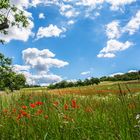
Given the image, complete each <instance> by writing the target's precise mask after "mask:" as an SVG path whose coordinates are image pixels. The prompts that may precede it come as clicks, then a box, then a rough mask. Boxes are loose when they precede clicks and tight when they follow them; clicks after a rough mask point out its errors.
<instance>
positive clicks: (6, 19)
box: [0, 0, 29, 43]
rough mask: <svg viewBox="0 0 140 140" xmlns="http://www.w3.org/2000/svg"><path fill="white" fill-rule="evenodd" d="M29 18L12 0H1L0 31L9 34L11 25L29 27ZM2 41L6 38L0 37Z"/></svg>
mask: <svg viewBox="0 0 140 140" xmlns="http://www.w3.org/2000/svg"><path fill="white" fill-rule="evenodd" d="M28 24H29V23H28V19H27V17H26V15H25V13H24V11H23V10H21V9H19V8H17V7H16V6H15V5H13V4H12V3H11V2H10V0H0V33H1V34H8V30H7V29H8V28H10V27H11V26H17V27H27V26H28ZM0 42H1V43H4V42H5V40H2V39H0Z"/></svg>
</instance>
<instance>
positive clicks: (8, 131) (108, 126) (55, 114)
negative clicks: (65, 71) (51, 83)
mask: <svg viewBox="0 0 140 140" xmlns="http://www.w3.org/2000/svg"><path fill="white" fill-rule="evenodd" d="M136 89H137V90H136ZM138 90H139V91H138ZM101 91H102V92H101ZM114 91H115V92H114ZM0 139H1V140H19V139H20V140H138V139H140V84H139V82H138V81H134V82H127V83H120V84H118V83H106V84H105V83H102V84H100V85H98V86H87V87H80V88H67V89H61V90H60V89H59V90H47V89H46V88H38V89H36V90H35V88H34V89H24V90H21V91H17V92H15V93H12V94H11V93H9V94H6V93H2V94H1V95H0Z"/></svg>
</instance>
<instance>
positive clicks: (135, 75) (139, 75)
mask: <svg viewBox="0 0 140 140" xmlns="http://www.w3.org/2000/svg"><path fill="white" fill-rule="evenodd" d="M130 80H140V71H138V72H129V73H125V74H121V75H119V74H118V75H114V76H104V77H101V78H100V81H130Z"/></svg>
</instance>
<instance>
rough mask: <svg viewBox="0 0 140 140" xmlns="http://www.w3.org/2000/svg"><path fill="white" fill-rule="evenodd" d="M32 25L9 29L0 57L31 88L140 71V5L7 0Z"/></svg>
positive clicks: (104, 0) (130, 1)
mask: <svg viewBox="0 0 140 140" xmlns="http://www.w3.org/2000/svg"><path fill="white" fill-rule="evenodd" d="M11 3H13V4H16V5H17V6H18V7H19V8H21V9H22V10H24V11H25V14H26V15H27V16H28V18H29V22H30V26H29V27H28V28H27V29H17V28H16V27H15V28H14V27H11V28H10V29H9V34H8V35H7V36H4V35H1V36H2V38H3V39H5V40H6V41H7V43H6V44H5V45H0V52H1V53H4V54H5V55H6V56H8V57H11V58H13V65H14V70H15V71H16V72H20V73H24V74H25V76H26V77H27V81H28V83H30V84H42V85H45V84H48V83H52V82H57V81H61V80H62V79H65V80H73V79H83V78H87V77H91V76H93V77H101V76H104V75H110V74H113V73H118V72H128V71H130V70H139V69H140V63H139V62H140V57H139V55H140V47H139V46H140V39H139V36H140V30H139V29H140V1H139V0H124V1H122V0H118V1H116V0H19V1H18V2H17V1H16V0H11Z"/></svg>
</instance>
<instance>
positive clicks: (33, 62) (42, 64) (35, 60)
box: [22, 48, 68, 72]
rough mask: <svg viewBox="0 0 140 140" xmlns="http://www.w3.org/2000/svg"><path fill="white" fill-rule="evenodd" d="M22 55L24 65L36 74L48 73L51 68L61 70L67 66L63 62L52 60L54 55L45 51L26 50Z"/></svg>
mask: <svg viewBox="0 0 140 140" xmlns="http://www.w3.org/2000/svg"><path fill="white" fill-rule="evenodd" d="M22 54H23V60H24V61H25V64H26V65H29V66H31V67H32V68H34V69H35V70H36V71H37V72H44V71H46V72H48V71H49V69H50V68H51V67H56V68H61V67H64V66H66V65H68V63H67V62H65V61H62V60H59V59H55V58H52V57H54V56H55V55H54V54H53V53H52V52H50V51H49V50H47V49H44V50H41V51H40V50H38V49H37V48H28V49H26V50H24V51H23V52H22Z"/></svg>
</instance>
